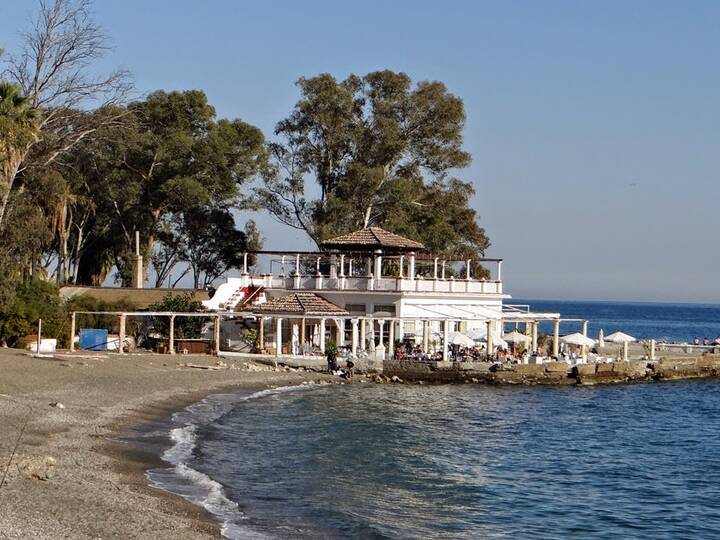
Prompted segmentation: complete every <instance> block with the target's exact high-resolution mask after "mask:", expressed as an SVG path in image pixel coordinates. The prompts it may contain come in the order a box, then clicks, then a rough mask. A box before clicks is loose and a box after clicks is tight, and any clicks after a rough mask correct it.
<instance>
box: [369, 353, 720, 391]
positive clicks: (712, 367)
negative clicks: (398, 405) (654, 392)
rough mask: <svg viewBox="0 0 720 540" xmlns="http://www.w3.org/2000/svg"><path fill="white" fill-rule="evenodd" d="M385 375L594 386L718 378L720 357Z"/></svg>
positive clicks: (450, 367)
mask: <svg viewBox="0 0 720 540" xmlns="http://www.w3.org/2000/svg"><path fill="white" fill-rule="evenodd" d="M383 373H384V375H386V376H388V377H393V376H396V377H399V378H400V379H402V380H403V381H407V382H420V381H423V382H431V383H489V384H554V385H558V384H583V385H592V384H605V383H619V382H641V381H660V380H673V379H693V378H704V377H718V376H720V354H706V355H702V356H695V357H682V358H678V357H676V358H673V357H665V358H661V359H658V360H653V361H648V360H633V361H630V362H613V363H609V364H584V365H579V366H569V365H568V364H566V363H564V362H550V363H547V364H520V365H514V364H506V365H497V366H493V367H492V368H491V366H490V364H488V363H467V362H462V363H460V362H458V363H454V362H408V361H403V362H386V363H385V365H384V367H383Z"/></svg>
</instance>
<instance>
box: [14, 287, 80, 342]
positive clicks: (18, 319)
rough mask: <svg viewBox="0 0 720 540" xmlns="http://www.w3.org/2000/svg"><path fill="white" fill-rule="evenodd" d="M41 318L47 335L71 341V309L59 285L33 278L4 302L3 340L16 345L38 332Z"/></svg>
mask: <svg viewBox="0 0 720 540" xmlns="http://www.w3.org/2000/svg"><path fill="white" fill-rule="evenodd" d="M38 319H42V321H43V327H42V328H43V329H42V335H43V336H44V337H50V338H56V339H58V340H59V341H60V342H61V343H62V342H65V341H67V335H68V331H69V327H68V321H67V312H66V311H65V306H64V304H63V302H62V300H61V298H60V296H59V294H58V289H57V287H56V286H55V285H54V284H52V283H48V282H47V281H43V280H40V279H32V280H28V281H25V282H23V283H20V284H19V285H18V286H17V289H16V292H15V295H14V297H13V298H12V300H11V301H10V302H8V303H6V304H2V305H0V339H2V340H4V341H6V342H7V343H8V344H10V345H14V344H16V343H17V342H18V339H19V338H21V337H23V336H27V335H33V334H37V324H38ZM59 344H60V343H59Z"/></svg>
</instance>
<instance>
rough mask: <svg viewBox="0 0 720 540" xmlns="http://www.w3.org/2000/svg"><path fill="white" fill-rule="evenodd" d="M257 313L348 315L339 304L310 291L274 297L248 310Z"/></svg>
mask: <svg viewBox="0 0 720 540" xmlns="http://www.w3.org/2000/svg"><path fill="white" fill-rule="evenodd" d="M250 311H251V312H252V313H257V314H261V315H262V314H273V315H274V314H277V315H281V314H291V315H309V316H321V315H348V312H347V311H345V310H344V309H343V308H341V307H340V306H336V305H335V304H333V303H332V302H330V301H328V300H326V299H325V298H323V297H322V296H319V295H317V294H315V293H311V292H297V293H292V294H288V295H287V296H281V297H280V298H274V299H272V300H270V301H268V302H265V303H264V304H258V305H256V306H253V308H252V309H251V310H250Z"/></svg>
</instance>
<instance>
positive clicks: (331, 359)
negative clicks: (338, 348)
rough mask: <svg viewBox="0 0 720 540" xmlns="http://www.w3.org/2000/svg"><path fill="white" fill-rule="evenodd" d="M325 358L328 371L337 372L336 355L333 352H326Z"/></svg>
mask: <svg viewBox="0 0 720 540" xmlns="http://www.w3.org/2000/svg"><path fill="white" fill-rule="evenodd" d="M325 357H326V358H327V364H328V371H329V372H330V373H335V371H336V370H337V353H336V352H335V351H327V352H326V353H325Z"/></svg>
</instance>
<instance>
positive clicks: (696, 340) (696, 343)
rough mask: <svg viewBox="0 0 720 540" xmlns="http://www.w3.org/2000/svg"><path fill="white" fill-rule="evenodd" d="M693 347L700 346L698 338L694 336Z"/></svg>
mask: <svg viewBox="0 0 720 540" xmlns="http://www.w3.org/2000/svg"><path fill="white" fill-rule="evenodd" d="M693 345H700V338H699V337H697V336H695V339H693Z"/></svg>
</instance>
